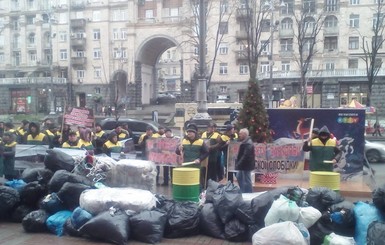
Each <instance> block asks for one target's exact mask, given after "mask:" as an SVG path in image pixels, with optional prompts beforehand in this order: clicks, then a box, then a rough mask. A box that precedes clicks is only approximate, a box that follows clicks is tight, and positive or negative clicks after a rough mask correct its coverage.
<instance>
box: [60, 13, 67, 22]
mask: <svg viewBox="0 0 385 245" xmlns="http://www.w3.org/2000/svg"><path fill="white" fill-rule="evenodd" d="M59 23H60V24H67V23H68V13H59Z"/></svg>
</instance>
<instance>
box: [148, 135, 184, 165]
mask: <svg viewBox="0 0 385 245" xmlns="http://www.w3.org/2000/svg"><path fill="white" fill-rule="evenodd" d="M179 144H180V139H178V138H154V139H148V140H147V141H146V154H147V159H148V160H150V161H152V162H154V163H155V164H158V165H169V166H177V165H179V164H181V163H182V156H180V155H177V154H176V153H175V150H176V148H177V147H178V145H179Z"/></svg>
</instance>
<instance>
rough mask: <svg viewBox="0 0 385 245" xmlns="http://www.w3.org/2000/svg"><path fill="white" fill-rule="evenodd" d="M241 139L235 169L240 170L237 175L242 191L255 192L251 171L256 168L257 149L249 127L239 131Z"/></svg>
mask: <svg viewBox="0 0 385 245" xmlns="http://www.w3.org/2000/svg"><path fill="white" fill-rule="evenodd" d="M239 141H240V142H241V145H240V146H239V151H238V155H237V159H236V161H235V170H237V171H238V172H237V174H236V177H237V180H238V184H239V187H240V189H241V191H242V193H251V192H253V183H252V181H251V171H252V170H254V168H255V150H254V144H253V141H251V139H250V137H249V130H248V129H247V128H242V129H241V130H240V131H239Z"/></svg>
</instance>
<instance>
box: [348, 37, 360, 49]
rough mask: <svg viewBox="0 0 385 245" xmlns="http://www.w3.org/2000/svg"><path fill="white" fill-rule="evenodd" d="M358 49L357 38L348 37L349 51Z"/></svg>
mask: <svg viewBox="0 0 385 245" xmlns="http://www.w3.org/2000/svg"><path fill="white" fill-rule="evenodd" d="M358 48H359V37H349V49H358Z"/></svg>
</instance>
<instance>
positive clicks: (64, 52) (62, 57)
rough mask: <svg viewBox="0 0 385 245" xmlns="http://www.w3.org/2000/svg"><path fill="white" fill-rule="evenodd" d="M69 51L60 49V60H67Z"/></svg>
mask: <svg viewBox="0 0 385 245" xmlns="http://www.w3.org/2000/svg"><path fill="white" fill-rule="evenodd" d="M67 58H68V57H67V49H60V60H67Z"/></svg>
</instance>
